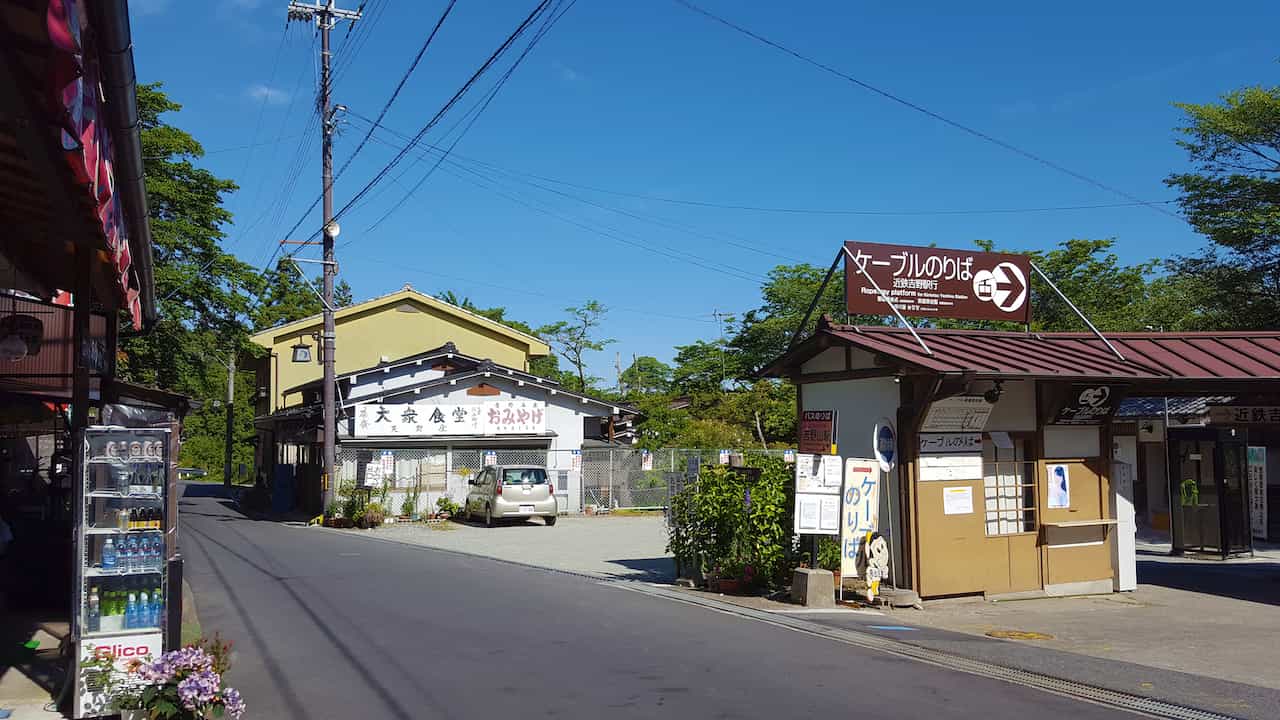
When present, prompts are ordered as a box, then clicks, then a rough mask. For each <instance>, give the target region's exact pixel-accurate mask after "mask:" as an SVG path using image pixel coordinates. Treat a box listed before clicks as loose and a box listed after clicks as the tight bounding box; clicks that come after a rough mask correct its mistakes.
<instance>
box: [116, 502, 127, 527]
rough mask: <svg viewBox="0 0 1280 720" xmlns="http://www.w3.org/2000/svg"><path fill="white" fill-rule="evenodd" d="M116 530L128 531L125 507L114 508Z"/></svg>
mask: <svg viewBox="0 0 1280 720" xmlns="http://www.w3.org/2000/svg"><path fill="white" fill-rule="evenodd" d="M116 529H118V530H128V529H129V508H127V507H119V508H116Z"/></svg>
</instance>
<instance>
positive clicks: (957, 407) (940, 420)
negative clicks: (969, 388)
mask: <svg viewBox="0 0 1280 720" xmlns="http://www.w3.org/2000/svg"><path fill="white" fill-rule="evenodd" d="M993 407H994V406H993V405H992V404H991V403H989V402H987V401H986V399H984V398H983V397H982V396H981V395H957V396H955V397H949V398H943V399H942V400H935V401H933V402H932V403H930V404H929V411H928V412H927V413H925V416H924V422H923V423H922V424H921V425H920V431H921V432H939V433H980V432H982V429H983V428H985V427H986V426H987V418H989V417H991V409H992V408H993Z"/></svg>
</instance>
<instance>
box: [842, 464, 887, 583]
mask: <svg viewBox="0 0 1280 720" xmlns="http://www.w3.org/2000/svg"><path fill="white" fill-rule="evenodd" d="M879 529H880V463H879V462H878V461H877V460H874V459H869V458H849V459H847V460H845V468H844V493H843V494H842V495H841V496H840V574H841V575H842V576H846V577H857V576H858V552H859V551H860V550H861V549H862V543H863V541H864V540H866V537H867V533H871V532H876V531H877V530H879Z"/></svg>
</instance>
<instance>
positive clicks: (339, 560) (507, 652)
mask: <svg viewBox="0 0 1280 720" xmlns="http://www.w3.org/2000/svg"><path fill="white" fill-rule="evenodd" d="M218 490H219V489H218V488H216V487H213V486H200V485H192V486H188V487H187V491H186V494H185V496H184V498H183V499H182V500H181V501H180V503H179V505H180V509H181V514H182V516H181V521H182V526H181V539H180V542H181V547H182V551H183V554H184V556H185V557H186V578H187V580H188V582H189V584H190V586H191V587H192V589H193V591H194V593H195V598H196V606H197V608H198V612H199V616H200V622H201V625H202V627H203V629H204V631H205V632H206V633H212V632H214V631H218V632H221V634H222V635H223V637H225V638H226V639H229V640H231V641H233V642H234V644H235V654H234V663H235V664H234V667H233V668H232V670H231V671H230V673H229V676H228V682H229V683H231V684H234V685H235V686H237V687H238V688H239V689H240V690H241V691H242V692H243V694H244V696H245V699H246V701H247V702H248V704H249V712H248V713H247V717H250V718H360V719H361V720H372V719H376V718H495V717H503V716H512V717H533V716H537V717H564V718H592V719H596V718H602V717H604V718H614V717H699V718H769V719H771V720H773V719H777V718H791V717H841V716H849V715H851V714H854V713H856V714H858V715H866V716H870V717H882V718H921V717H928V718H982V719H983V720H998V719H999V718H1009V719H1010V720H1015V719H1016V720H1025V719H1026V718H1027V717H1067V716H1070V717H1072V718H1073V720H1091V719H1093V718H1115V717H1125V718H1128V717H1134V716H1133V715H1130V714H1128V713H1124V712H1120V711H1115V710H1111V709H1107V708H1103V707H1100V706H1097V705H1093V704H1090V703H1085V702H1078V701H1074V700H1070V699H1067V698H1064V697H1060V696H1057V695H1052V694H1047V693H1043V692H1040V691H1037V690H1032V689H1029V688H1025V687H1021V686H1018V685H1013V684H1007V683H1003V682H1000V681H997V680H991V679H986V678H980V677H975V676H972V675H967V674H964V673H960V672H956V671H952V670H946V669H943V668H939V667H935V666H932V665H927V664H923V663H918V662H915V661H912V660H907V659H903V658H900V657H896V656H892V655H888V654H884V653H879V652H876V651H871V650H863V649H861V648H856V647H852V646H849V645H845V644H840V643H837V642H834V641H831V640H827V639H824V638H821V637H815V636H813V635H808V634H804V633H800V632H796V631H793V630H789V629H786V628H781V627H777V626H775V625H770V624H766V623H760V622H756V621H753V620H749V619H744V618H741V617H735V616H732V615H728V614H725V613H721V612H716V611H714V610H708V609H706V608H700V607H694V606H690V605H686V604H682V603H678V602H672V601H671V600H667V599H663V598H660V597H654V596H650V595H646V594H642V593H636V592H629V591H626V590H623V589H620V588H619V587H617V585H616V584H612V583H605V582H600V581H597V580H592V579H589V578H583V577H575V576H571V575H566V574H563V573H555V572H550V571H543V570H538V569H532V568H526V567H519V566H515V565H511V564H507V563H501V562H496V561H493V560H487V559H482V558H474V557H464V556H460V555H456V554H451V553H445V552H441V551H439V550H433V549H429V548H419V547H410V546H407V545H398V544H393V543H386V542H378V541H375V540H369V539H366V538H362V537H359V536H351V535H347V534H342V533H335V532H328V531H324V530H318V529H308V528H303V527H296V526H289V525H285V524H281V523H276V522H270V521H255V520H251V519H248V518H245V517H244V516H242V515H241V514H240V513H238V512H237V511H236V510H234V509H233V508H232V507H231V504H230V503H229V502H228V501H227V500H224V499H222V498H221V497H218V494H219V493H218ZM528 530H529V531H530V532H554V531H555V530H554V529H546V528H541V527H534V526H530V527H529V528H528Z"/></svg>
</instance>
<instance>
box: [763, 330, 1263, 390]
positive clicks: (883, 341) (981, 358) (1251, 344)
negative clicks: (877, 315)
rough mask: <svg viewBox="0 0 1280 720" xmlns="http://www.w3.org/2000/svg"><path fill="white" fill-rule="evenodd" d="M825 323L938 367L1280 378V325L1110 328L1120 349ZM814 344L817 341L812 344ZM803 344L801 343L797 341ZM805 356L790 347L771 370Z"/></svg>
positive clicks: (1062, 340) (1005, 335)
mask: <svg viewBox="0 0 1280 720" xmlns="http://www.w3.org/2000/svg"><path fill="white" fill-rule="evenodd" d="M916 332H918V333H919V334H920V336H921V337H922V338H923V339H924V342H925V344H927V345H928V346H929V350H930V351H931V354H930V353H926V352H925V351H924V349H923V348H922V347H921V346H920V344H919V343H918V342H916V340H915V338H913V337H912V336H911V333H910V332H909V331H908V330H907V329H906V328H899V327H856V326H851V325H829V324H825V323H823V324H821V325H820V326H819V328H818V331H817V333H816V334H815V338H817V339H818V340H819V341H821V340H822V336H823V335H825V336H826V339H827V340H828V341H829V340H835V341H836V342H837V343H838V344H848V345H852V346H854V347H857V348H861V349H863V350H867V351H869V352H873V353H876V354H879V355H881V356H884V357H885V358H887V359H890V360H892V361H895V362H897V363H900V364H905V365H910V366H914V367H916V368H919V369H921V370H925V371H932V372H937V373H946V374H952V373H956V374H959V373H966V374H974V375H979V376H984V375H985V376H992V377H1039V378H1062V379H1073V378H1100V377H1106V378H1117V379H1133V380H1170V379H1179V380H1191V379H1195V380H1256V379H1271V380H1280V332H1238V331H1226V332H1213V333H1109V334H1107V339H1108V340H1110V341H1111V342H1112V344H1114V345H1115V347H1116V349H1117V350H1119V352H1120V353H1121V355H1123V356H1124V359H1123V360H1121V359H1120V358H1118V357H1116V356H1115V355H1114V354H1113V353H1112V352H1111V351H1110V350H1109V349H1108V348H1107V346H1106V345H1105V344H1103V343H1102V341H1101V340H1099V339H1098V338H1097V337H1096V336H1094V335H1092V334H1087V333H1020V332H997V331H981V330H938V329H917V331H916ZM810 349H811V350H812V346H811V348H810ZM797 350H798V349H797ZM804 359H805V358H800V357H797V356H796V353H795V352H793V353H789V354H788V356H786V357H784V358H782V359H781V360H779V361H778V362H777V363H775V364H774V365H773V366H772V367H771V368H770V370H771V371H775V372H776V370H778V369H780V368H781V367H783V366H787V365H794V364H795V362H796V361H797V360H798V361H799V362H803V361H804Z"/></svg>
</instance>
